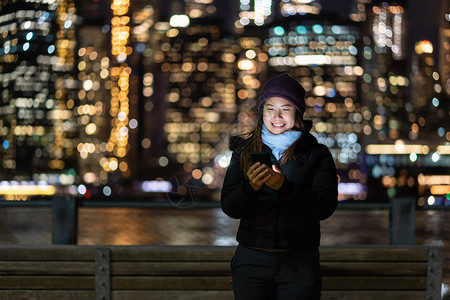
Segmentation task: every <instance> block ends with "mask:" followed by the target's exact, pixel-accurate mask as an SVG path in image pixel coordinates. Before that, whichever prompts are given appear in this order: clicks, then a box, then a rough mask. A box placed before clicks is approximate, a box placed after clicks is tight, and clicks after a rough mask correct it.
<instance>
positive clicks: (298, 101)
mask: <svg viewBox="0 0 450 300" xmlns="http://www.w3.org/2000/svg"><path fill="white" fill-rule="evenodd" d="M305 94H306V92H305V89H304V88H303V87H302V86H301V85H300V83H299V82H298V81H297V80H296V79H295V78H293V77H291V76H290V75H288V74H286V73H284V74H281V75H278V76H275V77H272V78H270V79H269V80H268V81H267V82H266V83H265V84H264V86H263V88H262V91H261V95H260V97H259V103H258V109H259V111H260V112H261V111H262V108H263V105H264V102H266V100H267V99H269V98H271V97H280V98H283V99H285V100H287V101H289V102H291V103H292V105H294V106H295V108H296V109H297V110H298V111H299V112H300V114H301V115H303V113H304V112H305V108H306V105H305Z"/></svg>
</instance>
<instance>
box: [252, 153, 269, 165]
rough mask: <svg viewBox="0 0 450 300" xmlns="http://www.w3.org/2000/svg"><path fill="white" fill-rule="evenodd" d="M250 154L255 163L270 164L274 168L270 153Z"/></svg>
mask: <svg viewBox="0 0 450 300" xmlns="http://www.w3.org/2000/svg"><path fill="white" fill-rule="evenodd" d="M250 156H251V158H252V163H253V164H255V163H257V162H260V163H261V164H264V165H266V166H268V167H269V168H272V160H271V159H270V154H269V153H266V152H252V153H250Z"/></svg>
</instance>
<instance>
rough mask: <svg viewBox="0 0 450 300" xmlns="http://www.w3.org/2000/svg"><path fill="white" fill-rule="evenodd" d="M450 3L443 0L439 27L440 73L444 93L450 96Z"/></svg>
mask: <svg viewBox="0 0 450 300" xmlns="http://www.w3.org/2000/svg"><path fill="white" fill-rule="evenodd" d="M449 9H450V3H449V1H448V0H443V1H442V10H441V11H442V13H441V17H440V19H441V22H440V28H439V39H440V42H439V45H440V48H439V69H440V70H439V73H440V75H441V78H442V84H443V88H444V93H445V95H446V96H447V97H450V13H449Z"/></svg>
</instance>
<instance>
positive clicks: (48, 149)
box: [0, 0, 78, 184]
mask: <svg viewBox="0 0 450 300" xmlns="http://www.w3.org/2000/svg"><path fill="white" fill-rule="evenodd" d="M77 22H78V17H77V15H76V8H75V4H74V2H73V1H71V0H64V1H46V2H41V1H14V2H4V3H2V4H1V7H0V28H1V32H2V35H1V37H0V47H1V48H0V82H1V84H2V93H1V95H0V97H1V100H2V101H1V104H0V122H1V135H2V147H1V149H0V156H1V161H2V165H1V166H0V168H1V170H2V172H1V174H2V175H1V178H2V179H4V180H12V179H13V180H31V179H32V180H35V181H46V182H52V183H63V184H69V183H72V182H73V181H74V179H75V178H74V170H73V169H72V168H76V153H75V151H73V149H74V147H76V138H77V126H76V124H75V120H74V116H73V114H72V109H73V108H74V106H75V102H76V89H77V83H78V81H77V78H76V76H75V64H76V54H75V51H76V31H75V28H76V24H77ZM62 175H64V176H62Z"/></svg>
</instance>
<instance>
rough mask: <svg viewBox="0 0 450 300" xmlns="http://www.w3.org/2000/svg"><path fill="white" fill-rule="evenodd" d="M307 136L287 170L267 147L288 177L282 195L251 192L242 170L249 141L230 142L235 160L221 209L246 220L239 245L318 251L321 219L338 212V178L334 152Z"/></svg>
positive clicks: (241, 226)
mask: <svg viewBox="0 0 450 300" xmlns="http://www.w3.org/2000/svg"><path fill="white" fill-rule="evenodd" d="M308 131H309V130H308ZM308 131H306V132H303V133H302V136H301V140H300V141H299V143H297V146H296V148H295V150H294V157H295V159H291V160H289V161H288V162H287V163H286V164H284V165H281V164H280V163H279V162H278V161H277V160H276V158H275V157H274V156H273V154H272V151H271V149H270V148H269V147H268V146H266V145H263V149H262V151H263V152H267V153H270V155H271V158H272V163H273V164H275V165H277V166H278V167H279V168H280V170H281V171H282V173H283V174H284V175H285V181H284V183H283V186H282V187H281V188H280V189H279V190H278V191H277V190H274V189H271V188H269V187H268V186H266V185H264V186H263V187H262V188H261V189H260V190H259V191H255V190H253V189H252V187H251V186H250V182H249V181H248V179H246V178H245V176H244V173H243V171H242V170H241V168H240V154H241V152H242V150H243V149H244V147H245V141H244V140H243V139H241V138H237V139H232V140H231V142H230V149H231V150H233V155H232V157H231V162H230V165H229V166H228V169H227V173H226V175H225V179H224V184H223V188H222V193H221V205H222V210H223V211H224V212H225V214H227V215H228V216H229V217H231V218H235V219H241V220H240V224H239V229H238V233H237V237H236V239H237V241H238V242H239V243H240V244H242V245H244V246H247V247H258V248H264V249H289V250H302V249H311V248H315V247H318V246H319V244H320V220H324V219H326V218H328V217H329V216H331V215H332V214H333V212H334V210H335V209H336V207H337V203H338V201H337V196H338V192H337V176H336V167H335V165H334V161H333V158H332V156H331V153H330V151H329V150H328V148H327V147H326V146H324V145H322V144H319V143H318V142H317V140H316V138H315V137H314V136H312V135H311V134H310V133H309V132H308Z"/></svg>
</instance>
